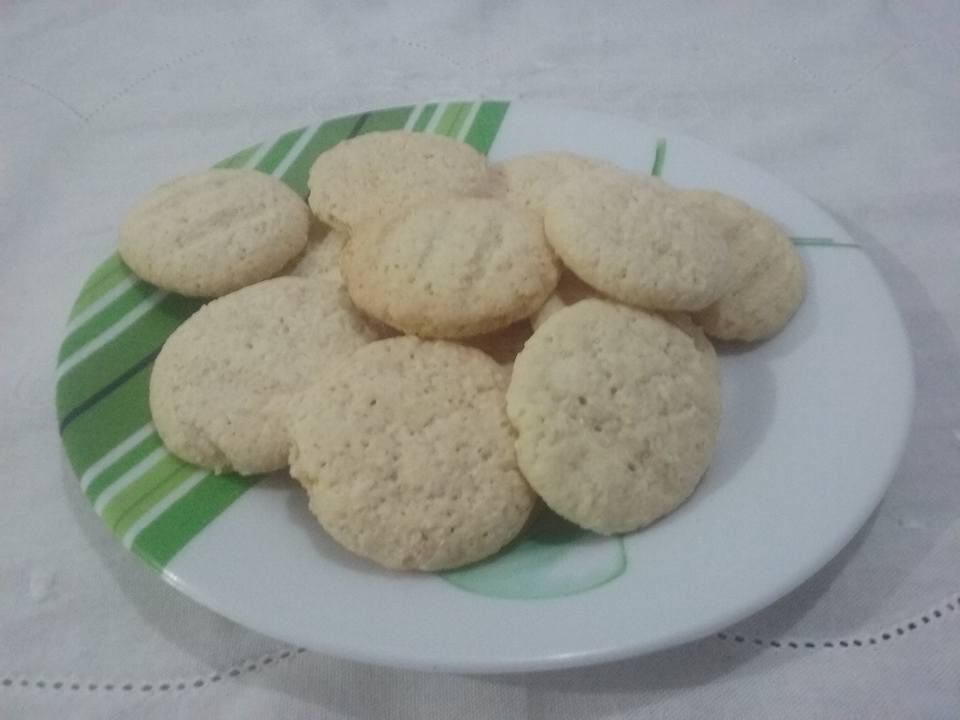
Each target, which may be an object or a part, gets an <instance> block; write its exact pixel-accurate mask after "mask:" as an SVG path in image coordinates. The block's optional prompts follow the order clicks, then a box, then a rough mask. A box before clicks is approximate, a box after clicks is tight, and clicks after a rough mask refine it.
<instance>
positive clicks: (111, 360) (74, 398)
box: [57, 295, 201, 417]
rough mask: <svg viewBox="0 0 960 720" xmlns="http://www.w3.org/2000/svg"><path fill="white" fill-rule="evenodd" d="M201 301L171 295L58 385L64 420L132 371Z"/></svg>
mask: <svg viewBox="0 0 960 720" xmlns="http://www.w3.org/2000/svg"><path fill="white" fill-rule="evenodd" d="M200 305H201V301H199V300H196V299H193V298H185V297H181V296H180V295H168V296H167V297H166V298H164V299H163V301H162V302H161V303H159V304H158V305H157V306H156V307H154V308H152V309H151V310H150V311H149V312H148V313H147V314H145V315H144V316H143V317H141V318H139V319H138V320H137V322H135V323H134V324H133V325H131V326H130V327H129V328H127V329H126V330H124V331H123V332H122V333H121V334H120V335H118V336H117V337H116V338H115V339H114V340H113V341H112V342H110V343H108V344H107V345H105V346H103V347H102V348H100V349H99V350H98V351H97V352H95V353H93V354H92V355H91V356H90V357H88V358H86V359H85V360H84V361H83V362H81V363H80V364H79V365H77V366H76V367H74V368H73V369H72V370H71V371H70V372H69V373H67V374H66V375H64V376H63V378H61V380H60V382H59V383H58V384H57V399H58V407H59V408H60V409H61V413H60V417H64V416H65V415H67V414H68V413H70V412H71V411H72V410H73V409H74V408H75V407H77V406H78V405H79V404H80V403H82V402H83V401H84V400H86V399H87V398H89V397H91V396H92V395H93V394H94V393H96V392H97V391H98V390H100V389H101V388H103V387H104V386H105V385H107V384H109V383H110V382H111V381H112V380H113V379H114V378H116V377H117V376H119V375H121V374H122V373H123V372H125V371H126V370H127V369H128V368H130V367H132V366H133V365H134V364H135V363H137V362H138V361H139V360H142V359H143V357H144V356H145V355H146V354H147V353H148V352H149V351H150V348H157V349H158V348H159V347H160V346H161V345H162V344H163V341H164V340H166V339H167V337H168V336H169V335H170V333H172V332H173V331H174V330H175V329H176V328H177V327H178V326H179V325H180V324H181V323H182V322H183V321H184V320H186V319H187V318H188V317H190V315H192V314H193V313H194V311H195V310H196V309H197V308H198V307H200Z"/></svg>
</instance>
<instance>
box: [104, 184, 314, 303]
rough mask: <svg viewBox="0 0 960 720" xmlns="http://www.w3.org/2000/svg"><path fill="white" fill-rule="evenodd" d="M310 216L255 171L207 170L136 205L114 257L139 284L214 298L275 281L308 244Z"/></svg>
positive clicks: (296, 197)
mask: <svg viewBox="0 0 960 720" xmlns="http://www.w3.org/2000/svg"><path fill="white" fill-rule="evenodd" d="M309 222H310V211H309V209H308V208H307V206H306V204H305V203H304V202H303V200H302V199H301V198H300V196H299V195H297V194H296V193H295V192H293V190H291V189H290V188H288V187H287V186H286V185H284V184H283V183H282V182H280V181H279V180H277V179H276V178H273V177H270V176H269V175H264V174H263V173H260V172H256V171H254V170H226V169H217V170H206V171H204V172H200V173H196V174H193V175H186V176H184V177H181V178H177V179H176V180H173V181H172V182H169V183H166V184H164V185H161V186H160V187H158V188H156V189H155V190H153V191H151V192H149V193H148V194H147V195H145V196H144V197H143V198H141V199H140V200H139V201H138V202H137V203H136V204H135V205H134V206H133V207H132V208H131V209H130V211H129V212H128V213H127V214H126V216H125V217H124V219H123V221H122V223H121V225H120V243H119V251H120V257H121V258H123V261H124V262H125V263H126V264H127V265H128V266H129V267H130V269H131V270H133V271H134V272H135V273H136V274H137V275H139V276H140V277H141V278H143V279H144V280H147V281H148V282H151V283H153V284H154V285H157V286H159V287H162V288H165V289H167V290H172V291H174V292H176V293H179V294H181V295H188V296H191V297H218V296H220V295H225V294H226V293H229V292H232V291H234V290H237V289H239V288H242V287H245V286H247V285H251V284H253V283H256V282H259V281H261V280H266V279H267V278H269V277H271V276H273V275H275V274H276V273H277V272H279V271H280V270H282V269H283V267H284V265H286V264H287V263H288V262H289V261H290V260H291V259H292V258H294V257H296V255H297V254H298V253H299V252H301V251H302V250H303V248H304V247H305V245H306V243H307V232H308V227H309Z"/></svg>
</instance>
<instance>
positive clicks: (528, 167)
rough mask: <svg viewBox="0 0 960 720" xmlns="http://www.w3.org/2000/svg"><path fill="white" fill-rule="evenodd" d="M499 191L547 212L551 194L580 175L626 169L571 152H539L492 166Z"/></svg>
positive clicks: (515, 200)
mask: <svg viewBox="0 0 960 720" xmlns="http://www.w3.org/2000/svg"><path fill="white" fill-rule="evenodd" d="M491 169H492V170H493V173H494V178H495V184H496V188H497V191H498V194H499V195H500V196H501V197H503V198H504V199H506V200H507V202H510V203H512V204H514V205H518V206H520V207H523V208H526V209H527V210H532V211H533V212H536V213H539V214H540V215H543V213H544V211H545V210H546V207H547V198H548V197H549V196H550V193H551V192H553V190H554V189H555V188H556V187H557V186H559V185H560V184H561V183H563V182H564V181H565V180H568V179H570V178H571V177H574V176H576V175H581V174H584V173H588V172H592V171H596V170H604V171H607V172H626V171H624V170H621V169H620V168H618V167H617V166H616V165H614V164H612V163H608V162H606V161H604V160H595V159H593V158H588V157H584V156H582V155H575V154H574V153H569V152H536V153H529V154H527V155H518V156H517V157H513V158H510V159H509V160H503V161H502V162H499V163H497V164H496V165H494V166H493V167H492V168H491Z"/></svg>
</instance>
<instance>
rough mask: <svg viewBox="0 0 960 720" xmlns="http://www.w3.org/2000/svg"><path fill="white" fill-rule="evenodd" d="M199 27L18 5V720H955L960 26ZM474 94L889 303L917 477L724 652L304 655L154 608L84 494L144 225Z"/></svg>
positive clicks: (498, 11)
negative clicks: (532, 667)
mask: <svg viewBox="0 0 960 720" xmlns="http://www.w3.org/2000/svg"><path fill="white" fill-rule="evenodd" d="M196 5H197V6H196V7H195V6H194V4H191V3H182V4H180V3H165V4H153V3H142V4H135V3H129V4H124V5H122V6H119V5H117V6H114V5H112V4H107V3H99V2H87V3H84V2H77V3H38V2H23V3H14V2H7V3H4V4H2V5H0V230H2V236H0V253H2V255H0V333H2V335H0V393H2V399H3V403H4V408H5V412H4V413H3V414H2V417H0V460H2V468H3V470H2V482H3V483H4V490H5V493H4V502H3V503H2V504H0V548H2V555H0V717H8V716H9V717H31V718H34V717H39V718H42V717H58V718H59V717H65V716H69V717H127V716H132V715H137V716H139V717H142V718H153V717H195V716H198V715H199V714H201V713H206V714H207V716H210V717H274V716H276V717H281V716H282V717H301V716H302V717H316V716H321V717H351V718H352V717H443V716H451V715H455V716H457V717H465V718H473V717H478V718H479V717H508V716H519V717H529V718H541V717H549V718H568V717H569V718H575V717H587V716H590V717H631V716H638V715H643V716H644V717H673V716H677V715H679V716H686V715H691V714H709V715H710V716H712V717H720V718H723V717H731V718H734V717H770V716H776V717H781V718H789V717H798V718H799V717H803V718H820V717H822V718H833V717H859V716H871V717H922V718H952V717H956V716H957V715H958V713H960V710H958V708H960V607H958V603H960V563H957V560H956V558H957V557H958V556H960V352H958V342H957V340H958V334H960V283H958V282H957V276H958V271H960V238H958V235H960V133H958V132H957V130H958V125H960V80H958V77H960V7H958V6H957V5H956V4H955V3H952V2H942V3H933V2H930V3H922V4H910V5H909V6H908V5H907V4H905V3H904V4H902V6H897V5H894V4H883V3H878V2H866V1H863V2H848V3H840V4H837V5H836V7H833V6H828V5H827V4H823V5H822V6H820V7H814V6H813V4H812V3H802V4H800V5H801V6H800V7H791V8H790V9H787V7H786V4H781V3H768V4H762V3H746V2H744V3H727V4H725V5H724V8H725V9H720V8H719V6H718V7H717V8H712V7H708V6H705V5H702V4H695V3H682V4H681V3H676V4H675V3H667V2H663V3H643V4H641V3H622V4H614V3H607V4H604V5H603V6H602V7H597V8H593V9H590V10H587V11H581V10H580V9H579V5H575V4H573V3H549V4H548V3H525V4H519V3H517V4H510V5H509V6H508V4H506V3H504V4H502V5H501V4H496V3H491V2H487V3H483V2H472V3H468V2H460V3H453V2H451V3H439V2H438V3H431V4H427V3H407V4H401V3H394V4H390V3H346V2H343V3H286V4H281V3H276V4H259V3H239V2H238V3H221V4H219V5H217V4H212V3H210V4H203V5H200V4H196ZM477 96H486V97H519V98H534V99H539V100H547V101H551V102H554V103H560V104H566V105H571V106H574V107H585V108H593V109H599V110H604V111H609V112H616V113H621V114H625V115H628V116H631V117H634V118H636V119H638V120H640V121H642V122H646V123H649V124H653V125H660V126H666V127H671V128H674V129H676V130H679V131H682V132H686V133H688V134H691V135H695V136H697V137H699V138H701V139H703V140H706V141H707V142H709V143H712V144H714V145H717V146H720V147H722V148H725V149H728V150H730V151H732V152H735V153H737V154H739V155H741V156H743V157H745V158H747V159H749V160H752V161H754V162H756V163H758V164H759V165H761V166H763V167H765V168H766V169H767V170H769V171H771V172H772V173H774V174H775V175H777V176H779V177H780V178H782V179H784V180H785V181H787V182H788V183H790V184H792V185H793V186H795V187H797V188H798V189H799V190H801V191H803V192H805V193H806V194H808V195H810V196H811V197H812V198H814V199H815V200H816V201H818V202H819V203H820V204H821V205H822V206H824V207H825V208H827V209H828V210H829V211H830V212H832V213H833V214H834V216H835V217H837V219H838V220H839V221H840V222H841V224H843V225H844V226H845V227H846V229H847V230H848V231H849V232H850V234H851V235H853V237H854V238H855V239H856V240H858V241H859V242H861V243H863V244H865V245H866V246H867V247H868V249H869V252H870V253H871V256H872V257H873V258H874V260H875V261H876V262H877V264H878V266H879V267H880V269H881V270H882V272H883V274H884V276H885V278H886V279H887V281H888V282H889V283H890V285H891V286H892V288H893V290H894V293H895V295H896V297H897V300H898V303H899V305H900V307H901V310H902V312H903V314H904V317H905V319H906V321H907V323H908V327H909V331H910V335H911V340H912V342H913V344H914V349H915V353H916V355H915V358H916V363H917V373H918V387H917V412H916V417H915V419H914V424H913V431H912V433H911V437H910V439H909V441H908V447H907V452H906V455H905V457H904V460H903V462H902V465H901V468H900V471H899V473H898V477H897V478H896V479H895V481H894V484H893V486H892V488H891V490H890V492H889V494H888V497H887V499H886V500H885V501H884V503H883V504H882V505H881V507H880V508H879V510H878V511H877V512H876V513H875V514H874V516H873V517H872V519H871V520H870V521H869V522H868V524H867V526H866V527H865V529H864V530H863V531H862V532H861V533H860V534H858V535H857V537H856V538H855V539H854V541H853V542H852V543H851V544H850V546H848V547H847V548H846V549H845V550H844V551H843V552H842V553H841V554H840V555H839V556H838V558H837V559H836V560H835V561H833V562H832V563H831V564H830V565H829V566H828V567H827V568H826V569H825V570H823V571H822V572H821V573H819V574H818V575H817V576H816V577H815V578H814V579H812V580H811V581H809V582H808V583H806V584H805V585H804V586H803V587H801V588H800V589H799V590H797V591H796V592H795V593H793V594H792V595H790V596H789V597H787V598H786V599H784V600H782V601H780V602H779V603H777V604H776V605H774V606H773V607H771V608H769V609H768V610H766V611H764V612H762V613H760V614H759V615H757V616H755V617H753V618H751V619H750V620H748V621H746V622H744V623H742V624H741V625H739V626H737V627H736V628H732V629H730V630H729V631H727V632H726V633H724V635H723V637H712V638H708V639H706V640H704V641H701V642H699V643H696V644H694V645H690V646H687V647H683V648H680V649H676V650H671V651H668V652H664V653H659V654H657V655H655V656H651V657H647V658H640V659H636V660H632V661H627V662H621V663H617V664H614V665H609V666H603V667H598V668H593V669H588V670H579V671H564V672H559V673H548V674H543V675H527V676H513V677H465V676H441V675H424V674H416V673H408V672H400V671H393V670H387V669H378V668H372V667H367V666H363V665H359V664H354V663H349V662H345V661H339V660H336V659H331V658H323V657H318V656H314V655H311V654H309V653H298V652H297V651H296V649H295V648H287V647H285V646H280V645H278V644H277V643H276V642H274V641H272V640H269V639H267V638H263V637H260V636H257V635H254V634H252V633H250V632H248V631H246V630H244V629H243V628H240V627H237V626H235V625H233V624H232V623H229V622H227V621H225V620H222V619H220V618H218V617H217V616H215V615H213V614H212V613H210V612H208V611H206V610H204V609H202V608H200V607H198V606H197V605H195V604H193V603H192V602H190V601H189V600H187V599H185V598H183V597H181V596H180V595H178V594H177V593H176V592H175V591H173V590H172V589H170V588H168V587H166V586H165V585H163V584H162V583H161V582H160V581H159V580H158V578H157V577H156V576H155V575H154V574H152V573H151V572H150V571H149V570H147V569H146V568H145V567H143V566H141V565H140V564H139V562H138V561H137V560H136V559H135V558H134V557H133V556H130V555H128V554H127V553H125V552H124V551H123V550H122V549H121V548H120V547H119V545H118V544H116V542H115V541H114V540H113V539H112V538H111V537H110V536H109V535H108V532H107V530H106V529H105V528H103V527H102V526H101V525H100V522H99V520H98V519H97V518H96V517H95V516H94V515H93V513H92V512H90V510H89V508H88V507H87V506H86V504H85V503H86V501H85V500H84V499H83V498H82V497H81V496H80V492H79V489H78V488H77V486H76V482H75V480H74V479H73V478H72V476H71V474H70V473H69V471H68V470H67V468H66V466H65V462H64V460H63V456H62V453H61V451H60V449H59V440H58V438H57V434H56V428H55V423H54V413H53V407H52V395H53V363H54V356H55V353H56V348H57V345H58V342H59V339H60V336H61V332H62V328H63V326H64V324H65V320H66V316H67V312H68V309H69V306H70V303H71V301H72V299H73V297H74V296H75V295H76V293H77V291H78V290H79V287H80V284H81V282H82V280H83V278H84V277H85V276H86V274H87V273H88V272H89V271H90V270H91V269H92V267H93V266H94V265H95V264H96V263H97V262H98V260H99V259H100V258H101V257H102V256H104V255H106V254H107V253H108V252H109V251H110V250H111V249H112V247H113V244H114V233H115V226H116V221H117V217H118V216H119V214H120V213H121V212H122V211H123V209H124V208H125V207H126V206H127V205H128V204H129V203H130V202H131V201H132V199H133V198H135V197H136V196H137V195H138V194H139V193H141V192H143V191H144V190H146V189H148V188H149V187H150V186H152V185H154V184H155V183H156V182H158V181H159V180H160V179H164V178H167V177H169V176H172V175H176V174H179V173H182V172H185V171H188V170H191V169H194V168H198V167H202V166H204V165H208V164H210V163H211V162H213V161H215V160H217V159H219V158H221V157H223V156H224V155H226V154H229V153H230V152H231V151H234V150H236V149H237V148H240V147H243V146H245V145H247V144H249V143H250V142H253V141H256V140H259V139H261V138H264V137H271V136H274V135H276V134H277V133H278V132H281V131H283V130H286V129H288V128H290V127H295V126H297V125H298V124H303V123H304V122H310V121H313V120H315V119H319V118H323V117H329V116H333V115H337V114H342V113H345V112H351V111H355V110H362V109H369V108H376V107H383V106H387V105H391V104H397V103H405V102H411V101H417V100H424V99H430V98H434V97H439V98H445V97H463V98H472V97H477ZM829 370H830V368H829V360H828V359H825V363H824V367H823V368H822V372H829ZM877 392H879V393H882V392H883V388H877ZM837 480H838V482H842V478H838V479H837ZM396 601H397V602H402V599H399V598H398V599H397V600H396ZM318 608H322V598H318ZM924 618H926V622H924ZM911 624H912V625H913V626H914V627H913V628H911V627H910V626H911ZM884 636H887V637H889V639H884ZM737 638H740V640H737ZM854 639H856V640H858V641H860V642H861V643H862V646H861V647H857V646H855V645H853V644H852V641H853V640H854ZM870 639H873V640H874V643H875V644H871V643H870V642H869V641H870ZM841 641H843V642H845V643H847V645H848V647H841V645H840V642H841ZM790 643H793V644H795V645H797V647H796V648H792V647H790ZM778 645H779V647H778ZM811 646H812V647H811ZM286 653H289V655H287V656H286V657H283V656H284V654H286ZM234 673H235V674H234ZM213 678H218V679H217V680H214V679H213ZM7 681H9V682H7ZM24 683H26V686H25V687H24V686H23V684H24ZM57 683H62V685H60V686H59V687H57V686H56V684H57ZM74 684H76V685H78V686H79V688H80V689H77V690H73V689H72V686H73V685H74ZM91 684H92V685H95V686H96V690H90V689H89V686H90V685H91ZM180 684H182V685H183V686H184V689H182V690H180V689H178V685H180ZM108 685H109V686H112V689H109V690H108V689H106V687H107V686H108ZM164 685H168V686H169V689H160V688H161V687H162V686H164ZM147 686H149V688H150V689H144V687H147ZM124 687H129V688H130V689H129V690H125V689H124Z"/></svg>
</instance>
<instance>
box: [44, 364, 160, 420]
mask: <svg viewBox="0 0 960 720" xmlns="http://www.w3.org/2000/svg"><path fill="white" fill-rule="evenodd" d="M159 353H160V349H159V348H157V349H156V350H151V351H150V352H149V353H147V354H146V355H145V356H144V357H142V358H140V359H139V360H137V361H136V362H135V363H133V365H131V366H130V367H129V368H127V369H126V370H124V371H123V372H122V373H120V374H119V375H117V376H116V377H115V378H114V379H113V380H111V381H110V382H109V383H107V384H106V385H104V386H103V387H102V388H100V389H99V390H97V391H96V392H95V393H93V394H92V395H90V396H89V397H88V398H87V399H86V400H84V401H83V402H81V403H79V404H78V405H76V406H75V407H73V408H72V409H71V410H69V411H68V412H66V413H64V414H62V415H61V418H60V434H61V435H62V434H63V432H64V431H65V430H66V429H67V427H69V426H70V425H71V424H72V423H73V422H74V421H75V420H76V419H77V418H78V417H80V416H81V415H83V414H84V413H85V412H87V411H88V410H89V409H90V408H92V407H93V406H95V405H96V404H97V403H98V402H100V401H101V400H103V399H104V398H106V397H108V396H109V395H110V393H112V392H114V391H115V390H116V389H117V388H119V387H121V386H122V385H123V384H124V383H126V382H127V381H128V380H130V379H131V378H133V377H134V376H136V375H137V374H138V373H141V372H143V370H145V369H147V366H148V365H150V363H152V362H153V361H154V359H155V358H156V357H157V355H158V354H159ZM68 387H69V386H65V385H64V384H63V383H61V384H60V385H58V386H57V412H58V414H59V413H60V412H61V411H62V409H63V408H64V407H66V404H67V402H68V401H69V397H68V396H67V388H68ZM61 388H63V392H62V393H61Z"/></svg>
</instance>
